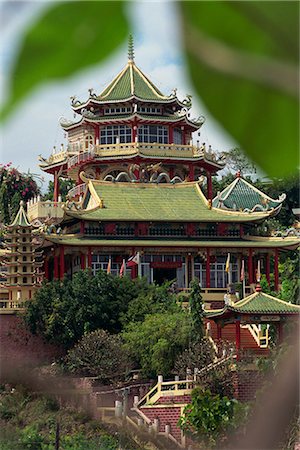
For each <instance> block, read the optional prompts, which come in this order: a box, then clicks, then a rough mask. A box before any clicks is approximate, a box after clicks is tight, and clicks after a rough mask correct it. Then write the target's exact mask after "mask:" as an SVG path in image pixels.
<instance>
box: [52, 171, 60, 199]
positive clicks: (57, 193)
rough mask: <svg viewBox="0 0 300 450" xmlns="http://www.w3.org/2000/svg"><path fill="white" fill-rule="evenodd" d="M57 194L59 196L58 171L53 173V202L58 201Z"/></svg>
mask: <svg viewBox="0 0 300 450" xmlns="http://www.w3.org/2000/svg"><path fill="white" fill-rule="evenodd" d="M58 196H59V179H58V172H55V173H54V192H53V198H54V201H55V202H58Z"/></svg>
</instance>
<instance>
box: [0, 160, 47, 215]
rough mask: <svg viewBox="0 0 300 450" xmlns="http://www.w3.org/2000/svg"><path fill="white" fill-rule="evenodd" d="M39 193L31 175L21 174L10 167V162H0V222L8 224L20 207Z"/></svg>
mask: <svg viewBox="0 0 300 450" xmlns="http://www.w3.org/2000/svg"><path fill="white" fill-rule="evenodd" d="M38 193H39V188H38V187H37V184H36V182H35V181H34V180H33V178H32V176H31V175H28V174H22V173H20V172H19V171H18V170H17V169H14V168H13V167H11V163H8V164H6V165H4V166H3V165H1V164H0V222H3V223H5V224H9V223H11V222H12V220H13V218H14V217H15V215H16V213H17V212H18V209H19V207H20V201H21V200H23V201H24V203H26V202H27V201H28V200H30V199H31V198H32V197H34V196H36V195H37V194H38Z"/></svg>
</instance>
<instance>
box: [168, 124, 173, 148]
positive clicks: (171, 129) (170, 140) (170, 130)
mask: <svg viewBox="0 0 300 450" xmlns="http://www.w3.org/2000/svg"><path fill="white" fill-rule="evenodd" d="M173 143H174V137H173V127H172V125H170V126H169V144H173Z"/></svg>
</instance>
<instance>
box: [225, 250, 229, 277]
mask: <svg viewBox="0 0 300 450" xmlns="http://www.w3.org/2000/svg"><path fill="white" fill-rule="evenodd" d="M229 270H230V253H228V256H227V260H226V266H225V272H227V273H229Z"/></svg>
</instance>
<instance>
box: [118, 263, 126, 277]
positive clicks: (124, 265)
mask: <svg viewBox="0 0 300 450" xmlns="http://www.w3.org/2000/svg"><path fill="white" fill-rule="evenodd" d="M125 273H126V264H125V259H123V262H122V265H121V268H120V274H119V275H120V277H121V278H122V277H124V275H125Z"/></svg>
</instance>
